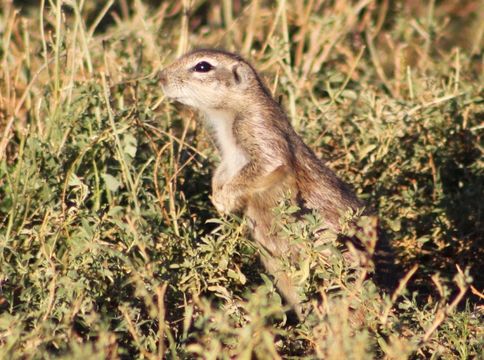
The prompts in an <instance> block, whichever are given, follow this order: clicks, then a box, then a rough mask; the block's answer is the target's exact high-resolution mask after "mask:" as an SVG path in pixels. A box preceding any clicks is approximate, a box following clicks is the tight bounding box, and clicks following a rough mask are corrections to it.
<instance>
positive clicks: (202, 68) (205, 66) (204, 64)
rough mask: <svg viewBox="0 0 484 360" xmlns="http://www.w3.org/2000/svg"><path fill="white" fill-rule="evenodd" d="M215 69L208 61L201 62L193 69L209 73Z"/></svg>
mask: <svg viewBox="0 0 484 360" xmlns="http://www.w3.org/2000/svg"><path fill="white" fill-rule="evenodd" d="M212 69H213V66H212V65H211V64H209V63H208V62H206V61H200V62H199V63H198V64H197V65H195V66H194V67H193V70H194V71H196V72H209V71H210V70H212Z"/></svg>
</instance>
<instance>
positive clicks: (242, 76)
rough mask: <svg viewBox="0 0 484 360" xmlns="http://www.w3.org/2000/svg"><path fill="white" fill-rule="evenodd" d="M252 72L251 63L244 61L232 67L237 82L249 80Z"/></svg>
mask: <svg viewBox="0 0 484 360" xmlns="http://www.w3.org/2000/svg"><path fill="white" fill-rule="evenodd" d="M250 73H251V69H250V67H249V65H247V64H245V63H243V62H238V63H237V64H235V65H234V66H233V67H232V74H233V76H234V81H235V83H236V84H243V83H245V82H247V81H248V80H249V78H250Z"/></svg>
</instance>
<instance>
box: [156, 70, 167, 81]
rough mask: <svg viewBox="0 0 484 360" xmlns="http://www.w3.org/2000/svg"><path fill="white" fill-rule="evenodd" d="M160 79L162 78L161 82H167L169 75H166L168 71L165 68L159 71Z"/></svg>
mask: <svg viewBox="0 0 484 360" xmlns="http://www.w3.org/2000/svg"><path fill="white" fill-rule="evenodd" d="M158 79H160V81H161V84H162V85H163V84H166V81H167V77H166V72H165V70H161V71H160V72H159V73H158Z"/></svg>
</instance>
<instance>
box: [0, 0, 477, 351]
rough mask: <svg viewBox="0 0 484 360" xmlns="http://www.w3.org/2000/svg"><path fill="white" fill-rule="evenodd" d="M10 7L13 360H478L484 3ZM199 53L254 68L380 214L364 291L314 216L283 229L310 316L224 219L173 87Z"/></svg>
mask: <svg viewBox="0 0 484 360" xmlns="http://www.w3.org/2000/svg"><path fill="white" fill-rule="evenodd" d="M0 6H1V7H0V34H1V39H0V45H1V46H0V59H1V62H2V67H1V71H0V135H1V137H0V357H2V358H9V359H15V358H22V359H23V358H81V357H88V358H100V359H105V358H113V359H116V358H133V357H137V358H163V357H168V358H192V357H202V358H207V359H218V358H226V359H228V358H241V359H250V358H291V357H292V358H329V359H331V358H333V359H341V358H349V359H350V358H355V359H359V358H368V357H378V358H380V357H383V358H391V359H393V358H395V359H397V358H398V359H400V358H402V359H406V358H444V359H454V358H461V359H466V358H482V356H483V354H482V348H483V346H482V345H483V331H482V312H483V308H482V298H483V295H482V290H483V277H482V269H483V260H482V259H484V253H483V250H482V248H483V247H482V239H483V221H482V220H483V214H482V213H483V209H482V204H483V198H484V197H483V184H484V179H483V175H484V174H483V166H482V165H483V159H482V149H483V148H482V141H481V136H482V131H483V126H482V119H483V113H484V109H483V90H482V84H483V83H484V82H483V71H482V66H483V56H482V55H483V54H482V43H483V32H484V9H483V6H484V5H483V4H482V2H480V1H474V0H466V1H457V0H441V1H436V0H430V1H427V2H422V1H414V0H408V1H389V0H381V1H372V0H360V1H350V0H334V1H321V0H308V1H284V0H280V1H277V2H270V1H262V0H253V1H240V0H238V1H203V0H197V1H189V0H184V1H181V2H175V1H173V2H170V1H168V2H164V1H163V2H160V1H149V2H148V1H140V0H136V1H128V0H119V1H104V2H97V1H89V0H85V1H82V0H81V1H79V0H69V1H61V0H46V1H44V0H42V1H40V2H38V1H13V2H12V1H3V2H2V5H0ZM194 47H221V48H225V49H227V50H232V51H237V52H239V53H241V54H242V55H243V56H245V57H246V58H248V59H249V60H250V61H251V62H253V63H254V64H255V66H256V67H257V69H259V70H260V71H261V73H262V74H263V77H264V79H265V81H266V83H267V84H268V86H269V88H270V89H271V90H272V91H273V93H274V94H275V96H276V97H277V98H280V99H281V101H282V103H283V104H284V106H285V108H286V109H287V111H288V114H289V115H290V117H291V119H292V122H293V125H294V127H295V128H296V129H297V131H298V132H299V133H300V134H301V135H302V136H303V138H304V139H305V141H306V142H307V143H308V144H309V145H310V146H311V147H312V148H313V149H314V150H315V151H316V153H317V154H318V156H320V157H322V158H324V159H327V160H328V164H329V166H330V167H331V168H333V169H334V170H335V171H336V172H337V173H338V174H339V175H340V176H341V177H343V178H344V179H345V180H347V181H348V182H350V183H351V184H352V185H353V186H354V187H355V189H356V190H357V192H358V194H359V196H361V198H363V199H365V200H366V201H367V202H368V203H369V204H370V206H372V207H373V208H375V209H376V211H377V213H378V214H379V218H380V223H381V228H382V240H381V243H382V244H384V245H385V246H384V247H382V248H384V250H385V251H383V250H382V253H381V254H380V253H379V252H377V256H376V258H375V271H374V273H372V274H369V276H368V277H367V276H357V275H356V273H355V272H354V271H353V270H354V269H352V268H351V267H349V266H347V265H346V264H345V263H344V262H343V261H342V258H341V254H340V251H341V247H339V246H338V245H337V244H336V242H333V243H332V245H331V247H330V248H331V251H332V252H333V254H334V256H333V257H332V258H331V259H330V260H328V259H326V260H325V259H321V257H320V256H318V251H317V249H313V248H312V247H311V243H310V242H307V238H309V237H310V236H309V235H308V234H309V233H310V231H309V230H310V229H311V227H312V226H317V222H318V219H316V218H308V219H307V222H306V223H305V224H296V225H294V224H293V225H291V224H287V229H286V232H287V236H291V237H292V238H293V239H294V240H295V241H305V240H306V244H307V245H306V247H307V254H308V257H307V259H308V260H307V261H306V262H304V264H301V265H300V266H299V267H297V268H292V269H288V271H292V272H293V273H294V274H296V275H297V276H300V277H301V278H302V279H303V280H305V281H304V284H306V294H307V296H308V299H310V302H309V304H310V306H311V307H312V309H313V313H312V316H311V317H310V318H308V319H307V320H306V321H304V322H303V323H297V322H295V321H293V320H291V317H290V316H289V317H288V316H287V313H286V312H285V310H287V308H286V307H285V305H284V304H283V303H281V299H280V297H279V295H278V294H277V291H276V290H275V288H274V285H273V283H272V280H271V278H270V276H268V275H267V274H265V271H264V269H263V267H262V266H261V264H260V263H259V261H258V260H257V249H256V248H255V247H254V246H253V244H252V243H251V242H250V240H249V239H248V234H247V231H246V228H245V224H244V220H243V219H237V218H232V217H230V218H220V217H219V216H218V215H217V214H216V212H215V211H214V209H213V207H212V206H211V204H210V201H209V198H208V196H209V193H210V188H209V183H210V173H211V169H213V167H214V165H215V164H216V162H217V154H216V153H215V151H214V147H213V143H212V140H211V139H210V136H209V135H208V134H207V132H206V131H205V130H204V129H203V127H201V126H200V123H199V122H197V119H196V118H197V116H196V114H194V113H192V112H191V111H190V110H188V109H182V108H179V107H177V106H176V105H173V104H170V103H168V102H166V101H164V99H163V95H162V93H161V90H160V88H159V86H158V84H157V81H156V77H155V76H154V74H156V71H158V70H159V69H161V68H162V67H163V66H164V65H166V64H168V63H169V62H170V61H172V60H173V59H175V58H176V57H177V56H178V55H180V54H182V53H183V52H185V51H186V50H187V49H189V48H194ZM281 210H282V211H281V221H282V223H283V224H285V222H284V221H285V220H284V219H286V218H285V217H284V209H281ZM286 210H287V209H286ZM364 275H366V273H365V274H364ZM400 280H401V281H400ZM399 281H400V283H399ZM398 283H399V284H400V285H398V286H397V284H398Z"/></svg>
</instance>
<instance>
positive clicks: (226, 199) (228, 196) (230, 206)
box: [212, 186, 245, 214]
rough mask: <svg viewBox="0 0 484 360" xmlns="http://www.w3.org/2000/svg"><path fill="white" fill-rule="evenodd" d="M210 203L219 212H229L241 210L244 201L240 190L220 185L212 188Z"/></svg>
mask: <svg viewBox="0 0 484 360" xmlns="http://www.w3.org/2000/svg"><path fill="white" fill-rule="evenodd" d="M212 203H213V205H214V206H215V208H216V209H217V211H218V212H219V213H221V214H230V213H234V212H237V211H240V210H242V208H243V207H244V203H245V201H244V197H243V195H242V194H241V193H240V191H237V190H235V189H232V188H231V187H229V186H222V187H221V188H218V189H215V188H214V189H213V193H212Z"/></svg>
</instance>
